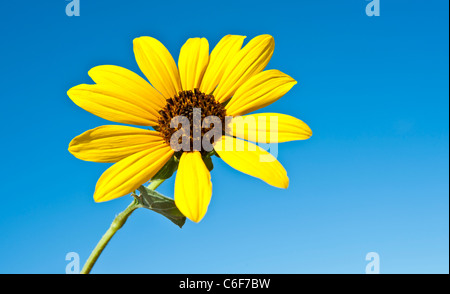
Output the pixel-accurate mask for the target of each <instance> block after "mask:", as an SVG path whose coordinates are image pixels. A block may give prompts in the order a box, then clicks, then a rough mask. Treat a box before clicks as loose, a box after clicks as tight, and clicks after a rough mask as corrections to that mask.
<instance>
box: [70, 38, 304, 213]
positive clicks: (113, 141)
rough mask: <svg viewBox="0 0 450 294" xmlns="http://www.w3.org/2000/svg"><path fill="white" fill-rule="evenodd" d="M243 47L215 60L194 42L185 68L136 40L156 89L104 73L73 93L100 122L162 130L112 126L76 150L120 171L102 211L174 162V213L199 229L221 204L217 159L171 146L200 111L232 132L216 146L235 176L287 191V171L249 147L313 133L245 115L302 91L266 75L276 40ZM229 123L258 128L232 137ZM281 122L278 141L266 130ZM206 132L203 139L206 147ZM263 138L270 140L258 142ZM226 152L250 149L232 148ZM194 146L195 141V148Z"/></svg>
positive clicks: (225, 45) (79, 141) (102, 186)
mask: <svg viewBox="0 0 450 294" xmlns="http://www.w3.org/2000/svg"><path fill="white" fill-rule="evenodd" d="M244 39H245V36H238V35H227V36H225V37H223V38H222V39H221V40H220V41H219V43H218V44H217V45H216V47H215V48H214V49H213V50H212V52H211V54H209V43H208V41H207V40H206V39H205V38H191V39H188V40H187V42H186V43H185V44H184V45H183V46H182V48H181V50H180V55H179V58H178V67H177V64H176V63H175V61H174V59H173V58H172V56H171V54H170V53H169V51H168V50H167V49H166V47H165V46H164V45H163V44H162V43H161V42H159V41H158V40H156V39H154V38H152V37H140V38H136V39H134V41H133V47H134V54H135V57H136V61H137V64H138V66H139V68H140V69H141V71H142V72H143V73H144V75H145V77H146V78H147V79H148V82H147V81H146V80H144V79H143V78H142V77H140V76H139V75H138V74H136V73H134V72H132V71H130V70H127V69H125V68H122V67H119V66H113V65H102V66H97V67H94V68H92V69H91V70H90V71H89V73H88V74H89V76H90V77H91V78H92V80H93V81H94V82H95V84H92V85H88V84H81V85H78V86H75V87H73V88H71V89H70V90H69V91H68V92H67V94H68V96H69V97H70V99H71V100H72V101H73V102H74V103H75V104H76V105H78V106H79V107H81V108H83V109H84V110H86V111H88V112H91V113H93V114H95V115H97V116H99V117H101V118H104V119H106V120H109V121H113V122H116V123H121V124H131V125H138V126H145V127H152V128H153V130H148V129H142V128H136V127H130V126H124V125H104V126H100V127H97V128H95V129H92V130H89V131H86V132H85V133H83V134H81V135H79V136H77V137H75V138H74V139H73V140H72V141H71V142H70V145H69V151H70V152H71V153H72V154H73V155H74V156H75V157H77V158H79V159H82V160H87V161H94V162H107V163H115V164H114V165H112V166H111V167H110V168H108V169H107V170H106V171H105V172H104V173H103V174H102V175H101V177H100V179H99V180H98V182H97V185H96V188H95V192H94V200H95V201H97V202H102V201H108V200H112V199H115V198H118V197H121V196H124V195H127V194H129V193H131V192H133V191H135V190H136V189H137V188H138V187H139V186H141V185H143V184H144V183H146V182H148V181H149V180H151V179H152V177H154V176H155V174H157V173H158V171H160V170H161V169H162V168H163V167H164V166H165V165H166V164H167V163H168V162H169V160H171V159H174V158H175V159H176V160H177V162H179V164H178V170H177V174H176V179H175V197H174V198H175V199H174V200H175V204H176V206H177V207H178V209H179V210H180V211H181V212H182V213H183V214H184V215H185V216H186V217H187V218H189V219H190V220H192V221H194V222H199V221H200V220H201V219H202V218H203V217H204V215H205V213H206V211H207V208H208V205H209V202H210V200H211V195H212V183H211V176H210V170H209V169H208V167H207V164H205V158H206V155H210V154H211V152H209V153H208V152H207V151H206V150H203V149H202V148H203V147H200V149H199V148H197V149H195V148H194V149H191V150H190V151H176V150H174V149H173V148H172V147H171V143H170V139H171V137H172V135H173V134H174V132H175V131H176V128H172V127H171V126H170V122H171V120H172V119H173V118H174V117H176V116H180V115H185V116H187V117H188V118H189V120H190V122H191V123H192V119H193V110H194V109H200V110H201V113H202V114H201V115H202V118H204V117H206V116H216V117H218V118H219V119H220V120H221V123H222V124H223V126H224V127H225V129H224V131H223V132H222V133H221V136H219V138H218V139H213V140H212V141H211V144H212V146H213V148H214V150H213V151H212V152H213V154H215V155H217V156H218V157H220V158H221V159H222V160H223V161H225V162H226V163H227V164H228V165H230V166H231V167H233V168H234V169H236V170H239V171H241V172H243V173H245V174H248V175H251V176H254V177H257V178H259V179H261V180H263V181H265V182H266V183H268V184H270V185H272V186H275V187H279V188H287V187H288V184H289V179H288V177H287V174H286V171H285V169H284V168H283V166H282V165H281V164H280V163H279V162H278V161H277V160H276V159H275V158H274V156H273V155H271V154H270V153H269V152H267V151H266V150H264V149H263V148H261V147H259V146H257V145H256V144H253V143H251V142H249V141H253V142H255V143H260V142H262V143H279V142H286V141H292V140H303V139H307V138H309V137H310V136H311V135H312V132H311V129H310V128H309V127H308V126H307V125H306V124H305V123H304V122H302V121H301V120H299V119H296V118H294V117H291V116H288V115H283V114H276V113H258V114H250V115H246V114H248V113H250V112H253V111H255V110H258V109H260V108H262V107H265V106H267V105H269V104H271V103H273V102H275V101H276V100H278V99H279V98H280V97H282V96H283V95H284V94H286V93H287V92H288V91H289V90H290V89H291V88H292V87H293V86H294V85H295V84H296V83H297V82H296V81H295V80H294V79H293V78H291V77H290V76H288V75H286V74H284V73H282V72H280V71H278V70H264V69H265V67H266V65H267V64H268V62H269V60H270V58H271V57H272V54H273V51H274V47H275V43H274V39H273V37H272V36H270V35H260V36H257V37H255V38H253V39H252V40H250V41H249V42H248V43H247V44H246V45H245V46H244V47H243V48H242V45H243V42H244ZM226 117H233V118H232V119H231V123H232V124H233V125H235V124H234V123H235V120H237V119H238V118H239V119H242V118H246V119H249V118H252V119H255V121H257V122H258V123H257V124H256V125H253V127H247V128H244V129H239V128H235V127H231V128H227V127H226V125H225V123H226V119H225V118H226ZM261 118H263V119H264V120H261ZM272 118H276V121H277V123H278V124H277V126H278V128H277V130H276V128H275V130H276V131H274V128H267V124H266V123H264V121H268V120H270V119H272ZM261 121H262V122H263V123H260V122H261ZM229 123H230V121H229V122H228V123H227V125H229ZM209 126H211V125H209ZM209 129H210V128H206V129H205V130H209ZM191 130H192V129H191ZM205 130H203V129H202V130H201V136H202V137H203V136H205V133H206V132H205ZM261 132H263V133H265V134H266V135H267V136H259V135H258V136H255V134H256V133H258V134H259V133H261ZM274 133H276V134H275V136H273V135H274ZM226 142H228V143H229V144H232V145H233V146H237V145H239V146H241V148H240V149H239V151H237V148H226V147H225V148H224V146H225V145H226ZM193 144H194V142H193V138H192V136H191V137H190V146H192V145H193ZM262 157H265V160H261V158H262Z"/></svg>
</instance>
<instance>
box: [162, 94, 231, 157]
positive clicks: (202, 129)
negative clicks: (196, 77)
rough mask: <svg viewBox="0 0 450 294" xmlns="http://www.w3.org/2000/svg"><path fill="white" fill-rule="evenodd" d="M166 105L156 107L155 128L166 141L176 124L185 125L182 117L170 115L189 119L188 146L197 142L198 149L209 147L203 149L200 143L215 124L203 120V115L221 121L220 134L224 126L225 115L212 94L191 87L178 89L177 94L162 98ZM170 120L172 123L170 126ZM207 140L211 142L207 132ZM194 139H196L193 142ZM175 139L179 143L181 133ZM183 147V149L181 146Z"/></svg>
mask: <svg viewBox="0 0 450 294" xmlns="http://www.w3.org/2000/svg"><path fill="white" fill-rule="evenodd" d="M166 101H167V104H166V106H165V107H164V108H163V109H162V110H160V111H159V114H160V117H159V119H158V124H159V126H158V129H159V132H160V133H161V134H162V135H163V137H164V140H165V141H166V143H167V144H169V145H170V144H171V142H170V141H171V137H172V135H173V134H174V133H175V132H177V131H178V130H179V129H180V128H182V127H186V126H185V124H184V123H183V120H174V121H173V122H172V119H173V118H176V117H182V118H185V119H184V122H186V123H187V121H189V128H190V132H189V133H188V134H186V137H189V144H190V149H189V150H196V149H198V147H197V148H195V146H201V147H200V148H201V149H200V150H198V151H201V152H202V153H205V152H207V151H210V150H205V149H204V148H203V147H204V146H203V144H201V143H202V142H203V137H204V135H205V134H207V133H208V132H209V131H210V130H212V129H213V128H216V127H217V123H215V122H214V121H213V120H212V119H208V120H207V121H204V119H205V118H208V117H215V118H216V122H218V120H217V118H218V119H219V120H220V122H221V126H220V127H221V130H222V131H221V134H223V131H224V130H225V116H226V111H225V108H224V107H223V105H222V104H220V103H219V102H217V101H216V99H215V98H214V96H213V95H207V94H205V93H202V92H200V91H199V90H198V89H194V91H190V90H189V91H180V92H178V95H175V96H174V97H172V98H169V99H166ZM171 122H172V126H171ZM207 140H208V141H209V143H210V144H213V143H214V136H211V137H210V136H208V137H207ZM195 141H200V142H197V143H200V144H194V142H195ZM178 143H179V144H182V137H179V138H178ZM184 151H186V150H184Z"/></svg>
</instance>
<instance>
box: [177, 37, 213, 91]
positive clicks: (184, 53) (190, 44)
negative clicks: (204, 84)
mask: <svg viewBox="0 0 450 294" xmlns="http://www.w3.org/2000/svg"><path fill="white" fill-rule="evenodd" d="M208 62H209V43H208V40H206V39H205V38H201V39H200V38H191V39H188V40H187V42H186V43H185V44H184V45H183V47H181V51H180V56H179V58H178V69H179V72H180V79H181V86H182V87H183V90H185V91H187V90H194V89H198V88H199V87H200V83H201V81H202V78H203V74H204V73H205V70H206V67H207V66H208Z"/></svg>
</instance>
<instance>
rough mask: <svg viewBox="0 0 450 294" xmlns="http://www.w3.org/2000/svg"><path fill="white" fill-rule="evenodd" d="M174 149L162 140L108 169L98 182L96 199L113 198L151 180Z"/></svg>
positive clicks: (106, 199) (100, 200)
mask: <svg viewBox="0 0 450 294" xmlns="http://www.w3.org/2000/svg"><path fill="white" fill-rule="evenodd" d="M172 155H173V150H172V149H171V148H170V146H168V145H167V144H165V143H164V142H163V141H161V143H160V144H158V145H154V146H152V147H151V148H149V149H146V150H144V151H141V152H138V153H135V154H133V155H131V156H128V157H126V158H124V159H122V160H121V161H119V162H117V163H116V164H114V165H113V166H111V167H110V168H109V169H107V170H106V171H105V172H104V173H103V174H102V176H101V177H100V179H99V180H98V182H97V185H96V187H95V193H94V200H95V201H97V202H103V201H108V200H112V199H115V198H118V197H121V196H124V195H126V194H129V193H131V192H133V191H134V190H136V189H137V188H138V187H139V186H140V185H142V184H144V183H145V182H147V181H149V180H150V179H151V178H152V177H153V176H154V175H155V174H156V173H157V172H158V171H159V170H160V169H161V168H162V167H163V166H164V165H165V164H166V163H167V161H168V160H169V159H170V158H171V157H172Z"/></svg>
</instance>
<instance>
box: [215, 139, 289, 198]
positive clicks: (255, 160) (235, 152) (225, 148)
mask: <svg viewBox="0 0 450 294" xmlns="http://www.w3.org/2000/svg"><path fill="white" fill-rule="evenodd" d="M228 142H231V144H230V145H231V146H229V145H228ZM229 147H231V148H229ZM214 150H215V151H216V152H217V153H218V154H219V156H220V158H222V159H223V161H225V162H226V163H227V164H228V165H229V166H231V167H232V168H234V169H237V170H238V171H240V172H243V173H245V174H248V175H250V176H253V177H256V178H259V179H261V180H263V181H264V182H266V183H268V184H269V185H272V186H275V187H278V188H285V189H286V188H287V187H288V185H289V178H288V177H287V173H286V170H285V169H284V167H283V166H282V165H281V163H279V162H278V160H276V159H275V157H273V155H272V154H270V153H268V152H267V151H265V150H264V149H262V148H260V147H259V146H256V145H254V144H252V143H249V142H246V141H243V140H239V139H236V138H233V137H228V136H222V138H221V139H220V140H218V141H217V142H216V143H215V144H214Z"/></svg>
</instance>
